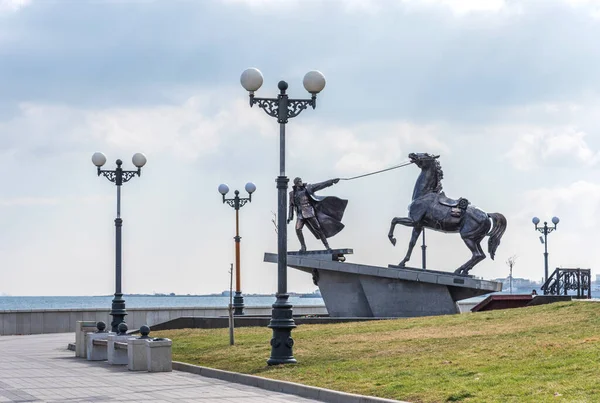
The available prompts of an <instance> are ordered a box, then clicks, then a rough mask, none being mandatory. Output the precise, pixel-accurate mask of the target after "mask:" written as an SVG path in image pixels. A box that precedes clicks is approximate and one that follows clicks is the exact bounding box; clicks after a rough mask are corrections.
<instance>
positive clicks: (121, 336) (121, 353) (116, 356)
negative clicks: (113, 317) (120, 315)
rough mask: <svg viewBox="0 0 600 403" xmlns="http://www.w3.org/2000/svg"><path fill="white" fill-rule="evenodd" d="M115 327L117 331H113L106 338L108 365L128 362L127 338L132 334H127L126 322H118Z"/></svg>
mask: <svg viewBox="0 0 600 403" xmlns="http://www.w3.org/2000/svg"><path fill="white" fill-rule="evenodd" d="M117 329H118V331H119V332H118V333H113V334H111V335H109V336H108V337H107V338H106V341H107V361H108V363H109V364H110V365H127V364H128V363H129V361H128V360H129V358H128V355H127V340H128V339H130V338H132V337H133V336H130V335H128V334H127V324H126V323H119V326H118V327H117Z"/></svg>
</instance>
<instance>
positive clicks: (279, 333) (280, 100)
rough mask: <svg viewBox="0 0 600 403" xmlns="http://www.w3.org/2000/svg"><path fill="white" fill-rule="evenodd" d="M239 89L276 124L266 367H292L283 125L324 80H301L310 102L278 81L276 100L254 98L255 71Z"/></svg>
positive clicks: (314, 76)
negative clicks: (273, 287) (273, 268)
mask: <svg viewBox="0 0 600 403" xmlns="http://www.w3.org/2000/svg"><path fill="white" fill-rule="evenodd" d="M240 83H241V84H242V87H244V89H246V91H248V92H249V95H250V107H252V106H254V105H255V104H256V105H258V106H259V108H261V109H262V110H264V111H265V112H266V113H267V115H269V116H271V117H274V118H276V119H277V122H278V123H279V176H278V177H277V179H276V183H277V190H278V192H277V299H276V301H275V303H274V304H273V310H272V311H271V321H270V322H269V327H270V328H271V329H273V337H272V338H271V357H270V358H269V359H268V360H267V364H269V365H276V364H293V363H296V359H295V358H294V354H293V349H292V347H293V345H294V340H293V339H292V336H291V335H292V329H293V328H295V327H296V324H295V323H294V319H293V317H292V304H290V303H289V302H288V298H289V295H288V293H287V225H286V224H287V223H286V219H287V203H286V198H287V194H286V193H287V187H288V182H289V180H288V178H287V177H286V176H285V125H286V123H288V120H289V119H291V118H294V117H296V116H298V115H299V114H300V112H302V111H303V110H305V109H307V108H308V107H309V106H310V107H312V108H313V109H315V108H316V106H317V94H318V93H319V92H321V91H322V90H323V88H325V77H324V76H323V74H321V72H319V71H309V72H308V73H306V75H305V76H304V80H303V84H304V88H305V89H306V91H308V92H309V93H310V94H311V98H310V99H290V98H289V97H288V95H287V93H286V90H287V89H288V84H287V83H286V82H285V81H280V82H279V83H278V84H277V87H278V88H279V95H278V96H277V98H257V97H255V96H254V92H255V91H257V90H258V89H259V88H260V87H261V86H262V84H263V75H262V73H261V72H260V71H259V70H258V69H255V68H250V69H247V70H245V71H244V72H243V73H242V76H241V77H240Z"/></svg>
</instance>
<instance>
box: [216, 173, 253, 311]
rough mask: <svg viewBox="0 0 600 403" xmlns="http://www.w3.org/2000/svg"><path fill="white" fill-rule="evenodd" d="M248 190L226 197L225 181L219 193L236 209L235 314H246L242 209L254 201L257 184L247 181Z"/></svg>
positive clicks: (224, 201)
mask: <svg viewBox="0 0 600 403" xmlns="http://www.w3.org/2000/svg"><path fill="white" fill-rule="evenodd" d="M245 189H246V192H248V197H247V198H244V197H240V191H239V190H236V191H235V192H234V193H235V197H234V198H233V199H226V198H225V195H226V194H227V193H229V186H227V185H225V184H224V183H222V184H220V185H219V193H221V195H223V203H227V204H229V205H230V206H231V207H233V208H234V209H235V237H234V238H233V239H235V296H234V297H233V309H234V312H233V314H234V315H243V314H244V297H243V296H242V289H241V285H240V241H241V239H242V237H241V236H240V209H241V208H242V207H244V205H245V204H246V203H248V202H252V193H254V192H255V191H256V185H255V184H254V183H252V182H248V183H246V187H245Z"/></svg>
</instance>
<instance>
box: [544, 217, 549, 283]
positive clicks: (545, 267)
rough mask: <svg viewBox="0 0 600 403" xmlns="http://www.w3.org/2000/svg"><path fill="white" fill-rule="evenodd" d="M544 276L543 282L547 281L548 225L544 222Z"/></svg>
mask: <svg viewBox="0 0 600 403" xmlns="http://www.w3.org/2000/svg"><path fill="white" fill-rule="evenodd" d="M544 275H545V281H544V282H547V281H548V223H547V222H544Z"/></svg>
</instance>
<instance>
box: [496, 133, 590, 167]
mask: <svg viewBox="0 0 600 403" xmlns="http://www.w3.org/2000/svg"><path fill="white" fill-rule="evenodd" d="M523 130H524V131H525V133H523V134H521V135H520V136H519V138H518V139H517V141H516V142H515V143H514V144H513V147H512V148H511V150H510V151H509V152H508V153H507V154H506V157H507V158H508V159H509V160H510V161H511V162H512V164H513V166H514V167H515V168H516V169H519V170H523V171H525V170H530V169H533V168H536V167H538V166H539V165H541V164H546V163H552V164H553V165H562V164H568V163H570V162H572V161H575V162H576V163H578V164H584V165H587V166H594V165H596V164H597V163H598V161H600V151H594V150H592V148H591V147H590V146H589V144H588V143H587V141H586V136H587V133H585V132H583V131H580V130H577V129H575V128H572V127H567V128H556V129H546V128H539V127H538V128H528V129H523Z"/></svg>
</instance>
